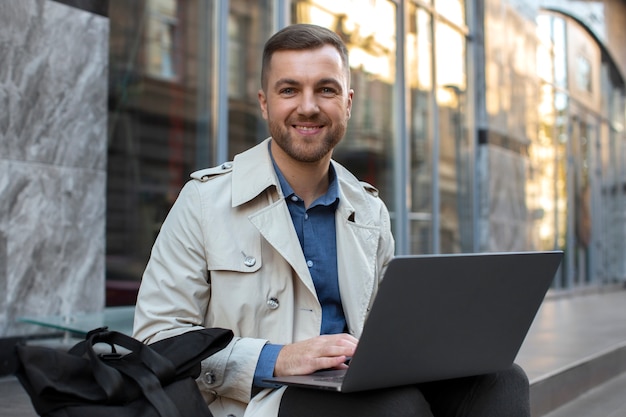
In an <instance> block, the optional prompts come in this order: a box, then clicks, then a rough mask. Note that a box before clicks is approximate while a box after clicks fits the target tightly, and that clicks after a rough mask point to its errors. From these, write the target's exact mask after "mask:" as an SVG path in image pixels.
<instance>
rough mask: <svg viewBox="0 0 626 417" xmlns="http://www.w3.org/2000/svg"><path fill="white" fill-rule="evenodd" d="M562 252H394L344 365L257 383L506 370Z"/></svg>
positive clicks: (335, 386) (346, 383) (361, 384)
mask: <svg viewBox="0 0 626 417" xmlns="http://www.w3.org/2000/svg"><path fill="white" fill-rule="evenodd" d="M562 257H563V252H562V251H547V252H503V253H476V254H449V255H415V256H398V257H395V258H394V259H393V260H392V261H391V262H390V263H389V265H388V268H387V270H386V272H385V276H384V279H383V281H382V283H381V285H380V287H379V291H378V295H377V296H376V299H375V300H374V303H373V306H372V309H371V311H370V313H369V315H368V318H367V320H366V322H365V326H364V328H363V332H362V335H361V338H360V340H359V344H358V345H357V349H356V351H355V353H354V356H353V357H352V358H351V360H350V364H349V367H348V369H344V370H324V371H319V372H316V373H313V374H311V375H299V376H289V377H273V378H268V379H265V381H266V382H270V383H275V384H284V385H293V386H299V387H308V388H317V389H325V390H333V391H340V392H356V391H363V390H370V389H377V388H387V387H392V386H400V385H408V384H415V383H420V382H427V381H436V380H442V379H449V378H459V377H464V376H471V375H479V374H486V373H492V372H497V371H501V370H504V369H507V368H508V367H510V366H511V365H512V364H513V361H514V360H515V357H516V356H517V353H518V351H519V349H520V347H521V345H522V342H523V341H524V339H525V337H526V334H527V332H528V329H529V328H530V325H531V324H532V322H533V320H534V318H535V315H536V314H537V311H538V309H539V307H540V305H541V303H542V301H543V299H544V297H545V294H546V292H547V291H548V289H549V287H550V284H551V283H552V280H553V278H554V276H555V274H556V271H557V269H558V267H559V265H560V263H561V259H562Z"/></svg>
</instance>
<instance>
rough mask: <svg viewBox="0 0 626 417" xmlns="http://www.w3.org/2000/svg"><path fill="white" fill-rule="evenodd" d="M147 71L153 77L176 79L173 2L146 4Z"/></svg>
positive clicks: (173, 0) (176, 22)
mask: <svg viewBox="0 0 626 417" xmlns="http://www.w3.org/2000/svg"><path fill="white" fill-rule="evenodd" d="M147 7H148V10H149V11H148V19H147V26H148V27H147V45H146V55H147V63H148V67H147V71H148V73H149V74H150V75H152V76H155V77H162V78H165V79H172V78H175V77H176V72H177V71H176V67H175V64H176V62H175V55H174V54H175V41H176V37H177V35H178V17H177V5H176V1H175V0H150V1H148V3H147Z"/></svg>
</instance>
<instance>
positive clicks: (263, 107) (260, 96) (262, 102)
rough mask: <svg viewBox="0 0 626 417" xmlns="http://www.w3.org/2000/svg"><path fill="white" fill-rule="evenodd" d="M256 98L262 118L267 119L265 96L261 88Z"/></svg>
mask: <svg viewBox="0 0 626 417" xmlns="http://www.w3.org/2000/svg"><path fill="white" fill-rule="evenodd" d="M257 98H258V100H259V107H261V114H262V115H263V118H264V119H265V120H267V97H266V96H265V92H264V91H263V90H262V89H261V90H259V92H258V93H257Z"/></svg>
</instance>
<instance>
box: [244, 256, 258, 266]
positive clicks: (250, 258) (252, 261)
mask: <svg viewBox="0 0 626 417" xmlns="http://www.w3.org/2000/svg"><path fill="white" fill-rule="evenodd" d="M243 264H244V265H245V266H247V267H248V268H252V267H253V266H254V265H255V264H256V258H255V257H254V256H246V257H245V258H244V259H243Z"/></svg>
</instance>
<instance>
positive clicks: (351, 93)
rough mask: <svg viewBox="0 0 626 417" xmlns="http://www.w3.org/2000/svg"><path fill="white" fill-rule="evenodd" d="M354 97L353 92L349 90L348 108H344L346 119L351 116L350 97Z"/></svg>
mask: <svg viewBox="0 0 626 417" xmlns="http://www.w3.org/2000/svg"><path fill="white" fill-rule="evenodd" d="M353 96H354V90H353V89H350V91H348V103H347V104H348V106H347V107H346V116H347V117H348V119H349V118H350V116H351V115H352V97H353Z"/></svg>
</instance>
